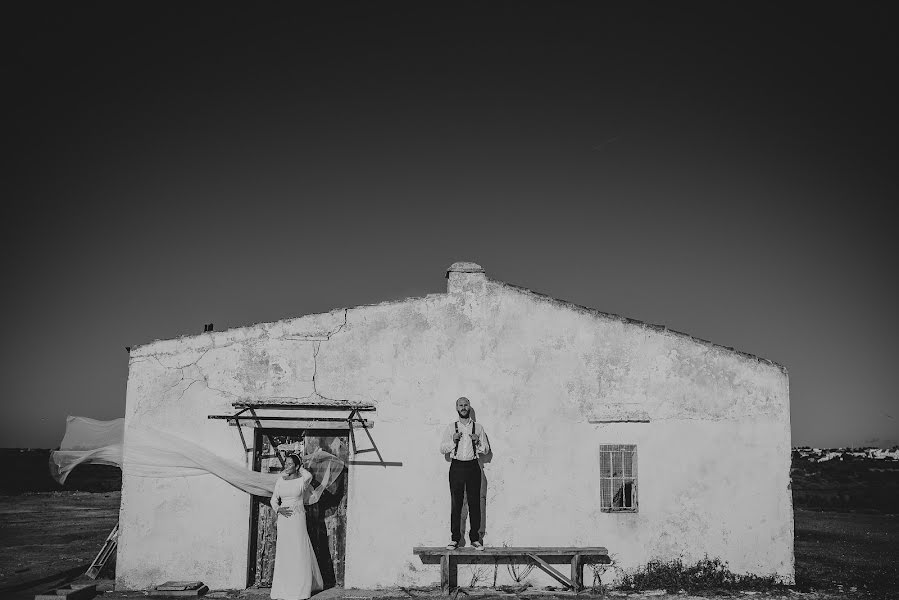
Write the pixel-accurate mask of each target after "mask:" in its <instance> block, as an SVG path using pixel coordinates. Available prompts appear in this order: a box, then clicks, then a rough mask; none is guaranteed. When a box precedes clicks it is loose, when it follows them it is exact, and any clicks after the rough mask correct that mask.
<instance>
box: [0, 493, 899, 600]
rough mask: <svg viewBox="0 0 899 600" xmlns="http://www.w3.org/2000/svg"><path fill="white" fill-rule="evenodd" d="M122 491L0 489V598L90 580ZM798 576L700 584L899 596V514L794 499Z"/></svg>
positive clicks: (489, 594)
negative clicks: (760, 582) (753, 583)
mask: <svg viewBox="0 0 899 600" xmlns="http://www.w3.org/2000/svg"><path fill="white" fill-rule="evenodd" d="M119 500H120V493H119V492H105V493H91V492H79V491H74V492H73V491H56V492H39V493H26V494H20V495H5V496H0V598H2V599H4V600H6V599H8V600H19V599H21V600H25V599H28V600H31V599H32V598H34V596H35V595H36V594H38V593H42V592H44V591H48V590H51V589H54V588H56V587H60V586H62V585H63V584H65V583H70V582H76V583H79V582H90V580H88V579H87V578H86V577H84V575H83V573H84V571H86V570H87V568H88V566H89V565H90V563H91V561H92V560H93V559H94V557H95V556H96V554H97V552H99V550H100V548H101V547H102V545H103V542H104V540H105V539H106V536H107V535H108V534H109V532H110V531H111V530H112V528H113V526H114V525H115V524H116V521H117V520H118V508H119ZM795 517H796V579H797V582H796V583H797V585H796V587H795V588H792V589H790V590H786V591H781V592H779V593H747V592H743V593H737V594H723V593H721V594H714V593H708V594H703V596H702V597H705V598H735V597H736V598H752V599H759V600H761V599H762V598H766V599H767V598H790V599H793V600H800V599H808V600H835V599H837V598H859V599H862V598H865V599H868V598H870V599H884V600H885V599H888V598H899V566H897V563H899V516H896V515H882V514H853V513H833V512H813V511H807V510H801V509H797V510H796V512H795ZM111 577H112V573H111V572H110V571H106V572H104V573H103V574H102V576H101V578H100V579H99V580H98V581H97V583H98V584H99V585H98V590H99V591H101V592H102V594H101V597H103V598H109V599H114V598H147V597H148V594H146V593H145V592H127V593H126V592H114V591H112V588H113V581H112V579H111ZM571 595H573V594H571V593H560V592H553V591H548V590H534V589H531V590H527V591H525V592H522V593H518V594H506V593H501V592H499V591H497V590H491V589H489V588H478V589H472V590H463V591H461V592H460V593H459V594H458V595H457V598H456V600H464V599H465V598H466V597H471V598H477V600H490V599H491V598H496V599H498V598H503V599H505V600H508V599H509V598H510V597H511V596H518V597H521V598H522V599H523V600H524V599H530V598H535V599H539V598H554V597H555V598H567V597H569V596H571ZM207 597H214V598H215V597H218V598H248V599H251V600H256V599H259V600H261V599H263V598H268V595H267V590H243V591H230V592H229V591H213V592H211V593H209V594H207ZM439 597H440V592H439V590H437V589H433V588H430V589H396V590H352V589H347V590H328V591H326V592H323V593H322V594H320V595H319V596H317V597H316V598H317V600H332V599H334V600H336V599H338V598H342V599H347V600H374V599H380V598H392V599H399V598H402V599H403V600H414V599H421V600H436V599H438V598H439ZM578 597H579V598H592V597H605V598H619V597H629V598H666V597H669V598H678V599H681V600H686V599H687V598H691V597H698V596H690V595H687V594H676V595H670V596H666V595H664V594H663V593H659V592H655V593H652V592H650V593H642V594H639V593H638V594H625V593H623V592H614V591H609V592H606V593H605V594H604V595H603V594H596V593H586V594H585V593H582V594H580V595H579V596H578Z"/></svg>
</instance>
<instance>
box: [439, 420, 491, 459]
mask: <svg viewBox="0 0 899 600" xmlns="http://www.w3.org/2000/svg"><path fill="white" fill-rule="evenodd" d="M456 427H458V428H459V433H461V434H462V437H461V438H459V447H458V449H457V448H456V442H454V441H453V435H454V434H455V433H456ZM472 432H475V433H476V434H477V436H478V445H477V447H475V446H474V444H472V440H471V433H472ZM488 452H490V443H489V442H488V441H487V434H486V433H485V432H484V427H483V426H481V424H480V423H475V422H474V421H472V420H471V419H469V420H468V423H465V422H462V421H454V422H453V423H450V424H449V425H448V426H447V428H446V429H445V430H444V432H443V438H442V439H441V440H440V453H441V454H449V455H450V458H455V459H456V460H474V459H476V458H477V457H478V454H487V453H488Z"/></svg>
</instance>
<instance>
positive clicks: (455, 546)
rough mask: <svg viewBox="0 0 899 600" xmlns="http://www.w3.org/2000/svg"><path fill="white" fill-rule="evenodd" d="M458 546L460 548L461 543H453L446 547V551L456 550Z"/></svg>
mask: <svg viewBox="0 0 899 600" xmlns="http://www.w3.org/2000/svg"><path fill="white" fill-rule="evenodd" d="M458 546H459V542H455V541H453V542H450V543H449V544H447V545H446V549H447V550H455V549H456V548H457V547H458Z"/></svg>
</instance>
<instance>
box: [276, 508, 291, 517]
mask: <svg viewBox="0 0 899 600" xmlns="http://www.w3.org/2000/svg"><path fill="white" fill-rule="evenodd" d="M278 514H279V515H284V516H285V517H289V516H290V515H292V514H293V509H292V508H287V507H286V506H282V507H281V508H279V509H278Z"/></svg>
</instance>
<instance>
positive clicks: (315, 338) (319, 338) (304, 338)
mask: <svg viewBox="0 0 899 600" xmlns="http://www.w3.org/2000/svg"><path fill="white" fill-rule="evenodd" d="M349 311H350V309H348V308H345V309H343V323H341V324H340V325H338V326H337V328H336V329H334V330H333V331H329V332H327V333H325V334H324V335H322V334H318V335H301V336H286V335H285V336H281V337H279V338H274V339H277V340H291V341H296V342H327V341H329V340H330V339H331V337H332V336H335V335H337V334H338V333H340V332H341V331H342V330H343V328H344V327H346V324H347V313H349Z"/></svg>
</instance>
